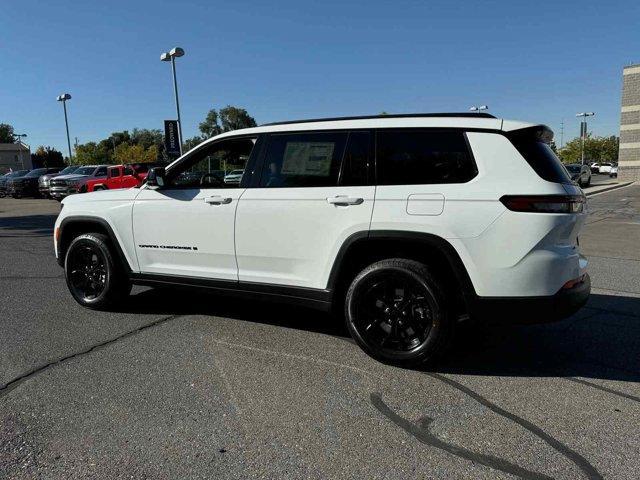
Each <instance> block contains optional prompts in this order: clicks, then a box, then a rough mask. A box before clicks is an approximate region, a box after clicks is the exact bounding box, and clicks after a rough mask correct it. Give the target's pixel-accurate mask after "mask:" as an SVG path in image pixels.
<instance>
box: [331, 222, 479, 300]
mask: <svg viewBox="0 0 640 480" xmlns="http://www.w3.org/2000/svg"><path fill="white" fill-rule="evenodd" d="M391 257H402V258H409V259H413V260H417V261H420V262H423V263H425V264H427V265H429V266H431V267H432V268H436V269H437V270H438V271H440V272H441V273H444V274H445V275H446V279H447V281H449V282H455V284H456V285H459V287H460V291H461V294H462V297H463V301H464V303H465V305H466V309H467V310H469V309H470V308H471V307H472V305H473V302H474V300H475V298H476V292H475V289H474V287H473V283H472V281H471V278H470V276H469V273H468V272H467V269H466V268H465V266H464V263H463V262H462V259H461V258H460V255H459V254H458V252H457V251H456V249H455V247H454V246H453V245H451V243H449V242H448V241H447V240H446V239H444V238H442V237H439V236H437V235H433V234H429V233H423V232H412V231H395V230H371V231H369V232H358V233H355V234H353V235H351V236H349V237H348V238H347V239H346V240H345V241H344V243H343V244H342V246H341V248H340V250H339V251H338V254H337V255H336V258H335V260H334V263H333V266H332V268H331V271H330V274H329V279H328V281H327V289H328V290H330V291H331V292H332V295H333V300H338V298H339V296H340V295H342V294H344V292H345V291H346V288H348V283H350V281H351V279H353V277H354V276H355V275H356V274H357V272H359V271H360V270H361V269H362V268H364V267H366V266H367V265H370V264H371V263H373V262H375V261H378V260H381V259H384V258H391Z"/></svg>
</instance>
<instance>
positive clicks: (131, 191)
mask: <svg viewBox="0 0 640 480" xmlns="http://www.w3.org/2000/svg"><path fill="white" fill-rule="evenodd" d="M138 193H140V189H139V188H119V189H115V190H99V191H97V192H88V193H83V194H82V195H71V196H69V197H66V198H65V199H64V200H63V201H62V203H63V204H64V205H69V204H80V203H91V202H109V201H112V202H122V201H131V200H133V199H134V198H136V197H137V196H138Z"/></svg>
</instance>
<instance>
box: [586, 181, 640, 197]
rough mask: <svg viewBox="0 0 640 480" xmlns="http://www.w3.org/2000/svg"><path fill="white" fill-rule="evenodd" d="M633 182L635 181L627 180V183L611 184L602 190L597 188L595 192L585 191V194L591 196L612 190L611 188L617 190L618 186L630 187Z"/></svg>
mask: <svg viewBox="0 0 640 480" xmlns="http://www.w3.org/2000/svg"><path fill="white" fill-rule="evenodd" d="M632 183H633V182H626V183H620V184H618V185H611V186H610V187H606V188H603V189H602V190H596V191H594V192H589V193H585V195H586V196H587V197H590V196H591V195H596V194H598V193H604V192H610V191H611V190H617V189H618V188H622V187H628V186H629V185H631V184H632Z"/></svg>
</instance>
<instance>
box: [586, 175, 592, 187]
mask: <svg viewBox="0 0 640 480" xmlns="http://www.w3.org/2000/svg"><path fill="white" fill-rule="evenodd" d="M589 185H591V177H589V180H587V183H585V184H584V188H587V187H588V186H589Z"/></svg>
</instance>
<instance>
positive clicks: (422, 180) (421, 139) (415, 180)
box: [376, 129, 478, 185]
mask: <svg viewBox="0 0 640 480" xmlns="http://www.w3.org/2000/svg"><path fill="white" fill-rule="evenodd" d="M376 143H377V160H376V161H377V183H378V185H415V184H441V183H464V182H468V181H469V180H471V179H472V178H473V177H475V176H476V175H477V174H478V169H477V167H476V164H475V162H474V160H473V157H472V156H471V153H470V151H469V147H468V145H467V141H466V138H465V136H464V132H462V131H458V130H429V129H416V130H414V129H394V130H380V131H378V133H377V139H376Z"/></svg>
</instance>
